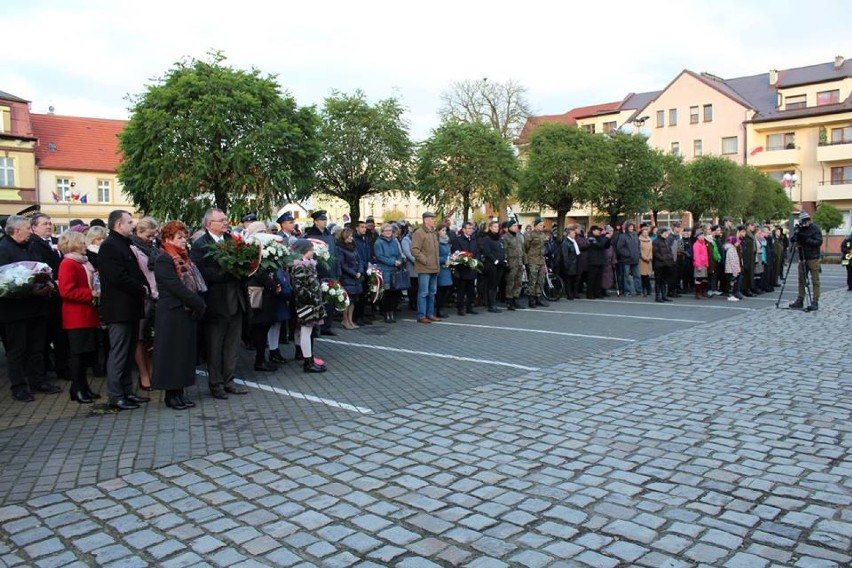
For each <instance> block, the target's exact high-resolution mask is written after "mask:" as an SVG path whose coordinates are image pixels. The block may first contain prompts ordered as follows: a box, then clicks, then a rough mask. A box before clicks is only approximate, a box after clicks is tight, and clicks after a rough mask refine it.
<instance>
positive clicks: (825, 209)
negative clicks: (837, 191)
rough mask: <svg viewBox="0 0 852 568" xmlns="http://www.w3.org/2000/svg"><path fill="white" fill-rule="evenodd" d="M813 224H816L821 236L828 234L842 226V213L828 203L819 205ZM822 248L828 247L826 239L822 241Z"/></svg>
mask: <svg viewBox="0 0 852 568" xmlns="http://www.w3.org/2000/svg"><path fill="white" fill-rule="evenodd" d="M813 221H814V223H816V224H817V225H818V226H819V228H820V229H822V232H823V234H826V235H827V234H829V233H830V232H831V231H832V229H836V228H838V227H840V226H842V225H843V213H841V212H840V210H839V209H838V208H837V207H835V206H834V205H831V204H830V203H820V204H819V206H818V207H817V210H816V213H814V219H813ZM822 243H823V247H826V246H828V241H827V240H826V239H823V240H822Z"/></svg>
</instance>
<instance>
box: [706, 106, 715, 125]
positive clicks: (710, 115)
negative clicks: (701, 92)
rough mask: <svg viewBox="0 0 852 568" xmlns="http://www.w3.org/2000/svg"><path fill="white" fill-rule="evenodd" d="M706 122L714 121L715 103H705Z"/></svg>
mask: <svg viewBox="0 0 852 568" xmlns="http://www.w3.org/2000/svg"><path fill="white" fill-rule="evenodd" d="M704 122H713V105H704Z"/></svg>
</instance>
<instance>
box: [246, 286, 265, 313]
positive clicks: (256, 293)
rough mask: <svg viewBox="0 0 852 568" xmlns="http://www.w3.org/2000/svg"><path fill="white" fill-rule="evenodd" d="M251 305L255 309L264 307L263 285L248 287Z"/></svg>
mask: <svg viewBox="0 0 852 568" xmlns="http://www.w3.org/2000/svg"><path fill="white" fill-rule="evenodd" d="M248 297H249V306H251V309H253V310H259V309H260V308H262V307H263V286H249V287H248Z"/></svg>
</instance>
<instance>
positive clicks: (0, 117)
mask: <svg viewBox="0 0 852 568" xmlns="http://www.w3.org/2000/svg"><path fill="white" fill-rule="evenodd" d="M11 130H12V109H11V108H9V107H7V106H0V132H11Z"/></svg>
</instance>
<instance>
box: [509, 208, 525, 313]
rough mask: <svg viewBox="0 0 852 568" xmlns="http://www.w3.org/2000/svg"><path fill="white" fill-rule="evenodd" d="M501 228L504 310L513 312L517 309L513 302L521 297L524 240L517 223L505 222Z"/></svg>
mask: <svg viewBox="0 0 852 568" xmlns="http://www.w3.org/2000/svg"><path fill="white" fill-rule="evenodd" d="M503 228H505V229H506V233H505V234H504V235H503V246H504V247H505V249H506V263H507V264H506V309H507V310H511V311H514V310H515V308H517V304H515V300H516V299H517V298H518V296H520V295H521V279H522V278H521V277H522V275H523V273H524V265H525V264H526V263H527V257H526V255H525V254H524V239H523V237H522V236H521V235H520V234H519V229H520V226H519V225H518V222H517V221H514V220H512V221H505V222H504V223H503Z"/></svg>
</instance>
